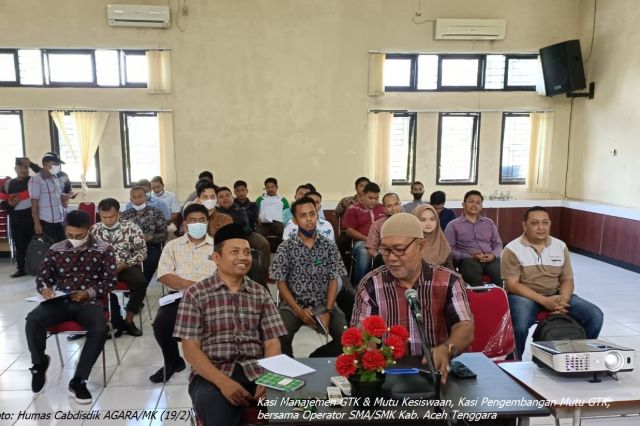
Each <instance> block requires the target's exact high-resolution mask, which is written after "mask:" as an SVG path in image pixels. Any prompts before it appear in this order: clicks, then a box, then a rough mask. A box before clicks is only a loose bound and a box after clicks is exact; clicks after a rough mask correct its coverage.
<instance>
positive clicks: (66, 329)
mask: <svg viewBox="0 0 640 426" xmlns="http://www.w3.org/2000/svg"><path fill="white" fill-rule="evenodd" d="M105 299H106V300H108V296H107V298H105ZM104 319H105V321H106V322H107V327H108V328H109V335H110V336H111V341H112V342H113V350H114V351H115V353H116V359H117V363H118V365H120V353H119V352H118V345H116V339H114V338H113V327H112V325H111V319H110V316H109V311H108V310H105V312H104ZM86 332H87V331H86V330H85V329H84V328H83V327H82V326H81V325H80V324H79V323H77V322H76V321H65V322H61V323H60V324H56V325H54V326H51V327H47V334H48V336H47V338H48V337H50V336H54V337H55V338H56V346H57V347H58V356H59V357H60V364H61V365H62V367H63V368H64V358H63V356H62V349H61V348H60V339H59V338H58V334H60V333H68V334H71V335H74V334H86ZM102 380H103V382H104V385H105V386H107V360H106V357H105V353H104V348H103V349H102Z"/></svg>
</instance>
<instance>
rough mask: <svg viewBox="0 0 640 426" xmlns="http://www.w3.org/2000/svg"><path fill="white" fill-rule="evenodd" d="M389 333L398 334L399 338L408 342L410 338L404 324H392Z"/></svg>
mask: <svg viewBox="0 0 640 426" xmlns="http://www.w3.org/2000/svg"><path fill="white" fill-rule="evenodd" d="M389 334H391V335H393V336H398V337H399V338H401V339H402V341H403V342H406V341H407V340H409V332H408V331H407V329H406V328H405V327H404V326H402V325H392V326H391V328H390V329H389Z"/></svg>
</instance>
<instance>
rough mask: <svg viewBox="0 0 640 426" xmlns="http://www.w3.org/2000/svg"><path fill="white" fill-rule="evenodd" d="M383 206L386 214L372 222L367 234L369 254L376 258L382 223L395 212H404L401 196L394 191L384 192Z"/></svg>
mask: <svg viewBox="0 0 640 426" xmlns="http://www.w3.org/2000/svg"><path fill="white" fill-rule="evenodd" d="M382 207H384V211H385V213H386V216H385V217H383V218H381V219H378V220H376V221H375V222H373V223H372V224H371V228H369V233H368V234H367V251H368V252H369V256H371V257H372V258H375V257H376V256H377V255H378V246H379V245H380V229H382V225H384V223H385V222H386V221H387V219H389V218H390V217H391V216H393V215H394V214H396V213H400V212H402V204H401V203H400V197H398V194H396V193H394V192H388V193H386V194H384V196H383V197H382ZM411 211H413V210H411ZM374 263H375V262H374ZM377 266H380V265H377Z"/></svg>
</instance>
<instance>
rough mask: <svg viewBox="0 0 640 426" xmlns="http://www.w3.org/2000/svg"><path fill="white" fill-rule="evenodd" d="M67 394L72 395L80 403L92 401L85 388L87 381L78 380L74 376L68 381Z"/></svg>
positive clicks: (89, 393)
mask: <svg viewBox="0 0 640 426" xmlns="http://www.w3.org/2000/svg"><path fill="white" fill-rule="evenodd" d="M69 395H71V396H72V397H74V398H75V400H76V402H78V403H80V404H91V403H92V402H93V397H92V396H91V392H89V389H87V381H86V380H80V379H78V378H77V377H74V378H73V379H71V381H70V382H69Z"/></svg>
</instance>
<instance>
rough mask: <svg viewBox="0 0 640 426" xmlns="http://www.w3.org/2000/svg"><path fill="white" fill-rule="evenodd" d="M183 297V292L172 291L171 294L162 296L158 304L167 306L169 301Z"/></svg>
mask: <svg viewBox="0 0 640 426" xmlns="http://www.w3.org/2000/svg"><path fill="white" fill-rule="evenodd" d="M181 298H182V292H181V291H178V292H176V293H171V294H167V295H164V296H162V297H161V298H160V299H158V304H159V305H160V306H166V305H168V304H169V303H173V302H175V301H176V300H178V299H181Z"/></svg>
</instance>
